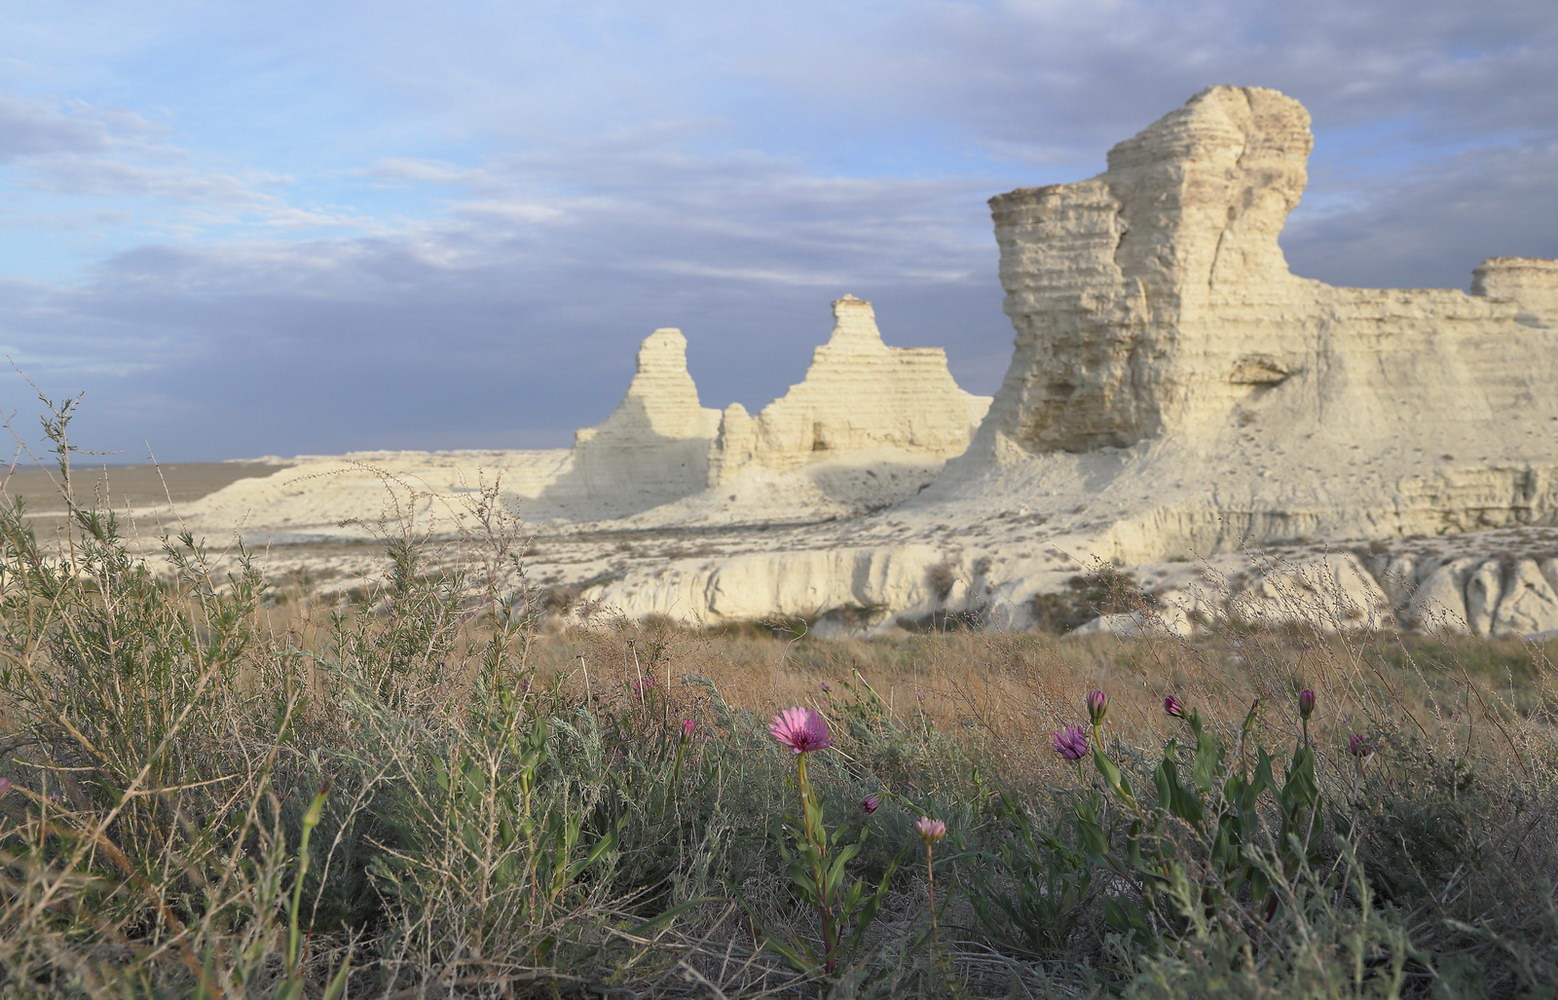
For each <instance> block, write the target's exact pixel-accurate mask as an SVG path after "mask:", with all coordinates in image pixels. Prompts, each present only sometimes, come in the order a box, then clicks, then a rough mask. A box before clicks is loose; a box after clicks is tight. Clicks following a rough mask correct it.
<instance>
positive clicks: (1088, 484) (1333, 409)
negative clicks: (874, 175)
mask: <svg viewBox="0 0 1558 1000" xmlns="http://www.w3.org/2000/svg"><path fill="white" fill-rule="evenodd" d="M1310 145H1311V139H1310V133H1309V116H1308V114H1307V112H1305V110H1304V108H1303V107H1302V106H1301V105H1300V104H1299V103H1298V102H1297V101H1295V100H1293V99H1292V98H1289V97H1286V96H1284V95H1282V94H1280V93H1277V92H1276V91H1273V90H1266V89H1262V88H1255V87H1212V88H1210V89H1208V90H1205V91H1202V92H1201V93H1200V94H1197V95H1196V96H1195V97H1193V98H1192V99H1191V100H1190V101H1189V103H1187V104H1186V105H1185V106H1184V107H1182V108H1180V109H1179V110H1177V111H1174V112H1172V113H1170V114H1168V115H1166V116H1165V117H1163V118H1162V119H1160V120H1159V121H1157V122H1155V123H1154V124H1152V125H1151V126H1149V127H1148V128H1147V129H1145V130H1144V131H1143V132H1141V133H1140V134H1139V135H1137V136H1136V137H1134V138H1132V139H1128V140H1126V141H1125V142H1122V143H1120V144H1119V145H1117V146H1116V147H1115V148H1114V149H1113V150H1111V151H1110V153H1109V159H1108V164H1109V167H1108V170H1106V171H1105V172H1104V173H1103V174H1100V175H1099V176H1097V177H1094V178H1092V179H1091V180H1086V181H1081V182H1078V183H1074V184H1060V185H1054V186H1050V187H1044V188H1031V189H1023V190H1018V191H1013V192H1011V193H1009V194H1004V195H1000V196H998V197H996V198H994V199H992V200H991V206H992V210H993V214H994V218H995V228H996V238H997V241H998V242H999V244H1000V249H1001V281H1002V284H1003V286H1004V287H1005V289H1006V302H1005V308H1006V312H1007V314H1008V315H1009V316H1010V317H1011V319H1012V322H1013V325H1014V327H1015V328H1016V332H1017V338H1016V351H1015V355H1014V357H1013V361H1012V365H1011V367H1010V369H1009V370H1008V372H1007V375H1006V379H1005V381H1004V383H1003V385H1002V387H1001V390H1000V392H999V393H998V394H997V396H996V398H995V402H994V403H993V404H992V406H991V410H990V416H989V418H988V419H987V420H986V421H985V423H984V425H983V426H982V427H981V429H980V431H979V434H978V435H977V437H976V440H975V442H974V444H973V445H972V446H971V447H970V449H969V452H968V454H967V455H966V456H965V457H964V458H962V459H960V460H957V461H955V462H952V463H949V465H948V468H947V469H946V471H945V472H944V473H943V478H944V479H945V480H946V481H947V484H948V485H947V486H946V487H945V488H939V489H938V491H937V492H938V493H939V495H940V496H942V497H944V498H952V497H967V496H969V495H970V494H971V493H974V492H978V490H976V489H972V488H971V487H972V486H973V485H974V484H975V483H978V484H982V488H983V489H984V490H985V491H986V492H988V493H990V494H992V495H995V494H1002V493H1004V494H1005V495H1006V496H1007V497H1008V498H1010V497H1012V496H1014V495H1020V496H1025V497H1026V498H1028V500H1029V501H1030V502H1034V503H1036V504H1037V503H1042V504H1043V505H1045V506H1046V507H1047V508H1049V509H1054V510H1058V511H1064V510H1066V509H1067V508H1068V506H1069V505H1070V504H1073V503H1076V504H1083V503H1085V504H1087V505H1088V507H1089V511H1088V521H1089V522H1090V523H1091V524H1092V525H1095V526H1096V525H1101V524H1105V523H1107V524H1109V525H1110V527H1109V529H1108V531H1107V537H1105V538H1104V539H1102V540H1101V541H1100V542H1099V543H1098V544H1097V545H1096V547H1095V549H1094V551H1095V554H1098V555H1102V556H1105V557H1111V558H1116V559H1119V560H1121V561H1123V562H1125V563H1127V564H1130V563H1140V562H1148V561H1152V560H1155V559H1158V558H1164V557H1169V556H1192V555H1207V554H1210V553H1213V552H1218V551H1228V550H1231V549H1237V548H1239V547H1242V546H1248V545H1250V544H1257V543H1261V542H1268V541H1273V540H1277V539H1282V538H1292V537H1299V536H1307V537H1311V538H1333V539H1343V538H1382V537H1392V536H1398V535H1403V534H1409V533H1415V532H1422V533H1428V534H1434V533H1441V532H1447V531H1466V530H1472V529H1476V528H1486V527H1498V526H1503V525H1512V524H1529V523H1553V521H1554V518H1555V516H1558V262H1555V261H1549V260H1531V259H1521V258H1493V259H1491V260H1488V261H1486V262H1485V263H1484V264H1483V265H1482V266H1481V267H1480V268H1478V269H1477V272H1476V281H1475V283H1474V285H1473V289H1472V292H1471V294H1467V293H1465V292H1459V291H1453V290H1448V289H1426V290H1412V291H1399V290H1375V289H1357V288H1338V287H1333V286H1330V285H1326V284H1323V283H1321V282H1318V281H1313V280H1310V279H1306V278H1300V277H1297V276H1295V275H1293V274H1292V273H1291V272H1289V270H1288V268H1287V264H1286V261H1285V259H1284V258H1283V255H1282V250H1281V248H1280V246H1279V245H1278V242H1277V237H1278V235H1279V233H1280V231H1281V229H1282V225H1283V222H1284V220H1285V218H1286V216H1287V213H1288V212H1289V211H1290V210H1291V209H1292V208H1293V207H1294V205H1296V204H1297V203H1298V200H1299V196H1300V195H1301V194H1302V192H1303V188H1304V183H1305V162H1306V157H1307V156H1308V153H1309V150H1310ZM1056 527H1057V528H1063V527H1065V526H1064V525H1060V524H1057V526H1056ZM1079 527H1082V528H1084V529H1085V530H1092V529H1088V528H1087V526H1085V525H1083V526H1079Z"/></svg>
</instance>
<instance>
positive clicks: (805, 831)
mask: <svg viewBox="0 0 1558 1000" xmlns="http://www.w3.org/2000/svg"><path fill="white" fill-rule="evenodd" d="M795 763H796V784H797V785H799V786H800V790H801V835H802V836H803V837H804V838H805V839H806V843H807V844H808V845H809V846H810V847H811V849H812V851H811V862H812V863H811V874H812V884H813V885H815V886H816V888H817V919H818V921H819V922H820V923H821V924H822V953H823V956H824V958H823V961H824V968H825V969H826V971H827V973H828V975H830V976H831V975H832V974H833V973H834V971H835V969H836V967H837V964H838V962H837V959H836V958H835V957H834V951H835V950H836V946H835V942H834V940H833V901H832V899H831V898H830V896H831V894H830V893H829V892H828V879H827V870H828V840H827V836H826V833H825V831H824V830H823V829H822V816H821V810H820V809H819V808H818V807H817V803H816V802H815V801H814V800H813V798H812V791H811V780H810V779H809V778H808V777H807V775H806V755H805V754H804V753H802V754H798V755H797V756H796V758H795ZM814 817H815V819H814Z"/></svg>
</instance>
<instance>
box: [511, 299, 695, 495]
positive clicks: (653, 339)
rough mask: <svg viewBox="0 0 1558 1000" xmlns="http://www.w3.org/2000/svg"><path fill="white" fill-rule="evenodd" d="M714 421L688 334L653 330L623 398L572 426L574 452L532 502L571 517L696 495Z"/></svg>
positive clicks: (642, 346)
mask: <svg viewBox="0 0 1558 1000" xmlns="http://www.w3.org/2000/svg"><path fill="white" fill-rule="evenodd" d="M719 419H720V412H719V411H718V410H715V409H710V408H707V407H705V406H704V405H703V404H702V403H701V402H699V400H698V387H697V386H696V385H695V384H694V383H693V380H692V376H691V375H689V374H688V372H687V338H686V337H683V336H682V332H681V331H680V330H674V329H670V328H664V329H660V330H656V331H655V332H654V333H652V334H650V335H649V336H648V337H646V338H645V339H644V342H643V344H642V345H640V347H639V349H638V364H637V370H636V371H635V373H634V375H633V381H632V382H630V383H629V384H628V388H627V392H626V393H625V394H624V395H623V397H622V401H621V402H620V403H618V404H617V408H616V409H615V410H613V411H612V413H611V415H610V416H608V417H607V418H606V419H605V420H603V421H601V422H600V423H598V424H596V425H595V426H593V427H585V428H582V429H581V430H579V431H577V432H575V434H574V444H573V453H572V455H571V456H570V458H569V461H568V463H567V464H566V466H565V467H564V469H563V471H562V473H561V474H560V475H559V476H558V477H557V479H556V481H555V482H553V483H552V484H551V485H550V486H548V487H547V488H546V489H545V490H543V491H542V493H541V496H540V498H539V503H538V506H540V507H541V508H543V509H547V508H556V509H560V510H562V511H565V512H567V513H568V514H570V515H572V516H573V517H576V518H601V517H615V516H620V515H623V514H630V513H633V512H635V511H641V510H648V509H649V508H651V507H656V506H659V505H660V504H663V503H669V502H670V501H672V500H677V499H680V498H682V497H685V496H688V495H689V494H692V493H697V492H699V491H700V490H702V489H703V488H704V484H705V483H706V481H707V479H708V467H709V466H708V463H709V443H710V442H711V441H712V440H713V439H714V434H715V431H716V430H717V429H718V427H719Z"/></svg>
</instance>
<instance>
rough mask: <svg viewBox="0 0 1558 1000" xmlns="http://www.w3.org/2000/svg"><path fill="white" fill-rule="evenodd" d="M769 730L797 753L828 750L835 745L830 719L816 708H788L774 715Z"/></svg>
mask: <svg viewBox="0 0 1558 1000" xmlns="http://www.w3.org/2000/svg"><path fill="white" fill-rule="evenodd" d="M768 731H769V732H770V733H772V734H773V736H774V739H776V740H778V741H779V742H780V743H783V744H784V745H785V746H787V747H789V748H790V749H791V750H794V751H795V752H796V753H809V752H810V751H812V750H826V749H827V748H828V747H830V746H832V745H833V734H832V733H830V732H828V720H827V719H824V718H823V717H822V714H821V713H820V712H818V711H817V710H816V709H815V708H801V707H799V706H797V707H795V708H787V709H785V710H784V711H783V712H780V713H779V714H778V715H776V716H774V721H773V722H771V723H769V726H768Z"/></svg>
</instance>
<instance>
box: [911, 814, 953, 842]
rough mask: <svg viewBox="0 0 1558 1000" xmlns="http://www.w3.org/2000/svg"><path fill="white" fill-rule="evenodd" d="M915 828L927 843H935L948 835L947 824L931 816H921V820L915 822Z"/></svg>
mask: <svg viewBox="0 0 1558 1000" xmlns="http://www.w3.org/2000/svg"><path fill="white" fill-rule="evenodd" d="M914 829H915V831H916V832H917V833H919V835H920V839H921V840H923V841H925V843H926V844H934V843H936V842H937V841H938V840H940V839H941V838H942V837H945V836H946V835H947V824H945V823H943V822H942V821H941V820H939V819H931V818H930V817H929V816H921V817H920V819H919V822H917V823H915V824H914Z"/></svg>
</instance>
